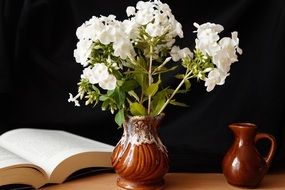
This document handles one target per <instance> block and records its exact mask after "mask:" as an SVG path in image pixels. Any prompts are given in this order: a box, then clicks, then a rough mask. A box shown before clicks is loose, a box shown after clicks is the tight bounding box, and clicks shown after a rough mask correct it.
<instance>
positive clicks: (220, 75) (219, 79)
mask: <svg viewBox="0 0 285 190" xmlns="http://www.w3.org/2000/svg"><path fill="white" fill-rule="evenodd" d="M227 76H229V74H228V73H224V72H222V71H220V70H219V69H217V68H214V69H213V70H211V71H210V72H209V74H208V77H207V78H206V79H205V86H206V87H207V88H206V90H207V91H208V92H210V91H212V90H213V89H214V87H215V86H216V85H223V84H224V83H225V79H226V77H227Z"/></svg>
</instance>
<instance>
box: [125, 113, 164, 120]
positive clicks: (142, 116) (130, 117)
mask: <svg viewBox="0 0 285 190" xmlns="http://www.w3.org/2000/svg"><path fill="white" fill-rule="evenodd" d="M164 116H165V114H164V113H161V114H159V115H157V116H151V115H135V116H132V115H127V117H128V118H129V119H145V118H162V117H164Z"/></svg>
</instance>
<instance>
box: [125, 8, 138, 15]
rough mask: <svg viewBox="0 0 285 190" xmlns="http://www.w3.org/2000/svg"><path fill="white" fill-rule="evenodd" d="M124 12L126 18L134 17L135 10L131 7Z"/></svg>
mask: <svg viewBox="0 0 285 190" xmlns="http://www.w3.org/2000/svg"><path fill="white" fill-rule="evenodd" d="M126 12H127V15H128V17H129V16H131V15H134V14H135V13H136V9H135V7H133V6H128V7H127V10H126Z"/></svg>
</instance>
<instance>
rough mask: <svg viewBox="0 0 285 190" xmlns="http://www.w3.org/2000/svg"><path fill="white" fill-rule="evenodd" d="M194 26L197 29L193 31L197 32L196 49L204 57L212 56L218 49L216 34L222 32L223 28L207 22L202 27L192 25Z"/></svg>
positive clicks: (195, 24)
mask: <svg viewBox="0 0 285 190" xmlns="http://www.w3.org/2000/svg"><path fill="white" fill-rule="evenodd" d="M194 26H195V27H196V28H197V31H195V32H197V39H196V40H195V42H196V48H197V49H200V50H201V51H202V52H203V54H205V55H206V54H208V55H209V56H214V55H215V54H216V53H217V51H218V50H219V49H220V48H219V45H218V43H217V42H218V40H219V39H220V37H219V35H218V34H219V33H220V32H221V31H223V29H224V28H223V26H222V25H219V24H213V23H209V22H207V23H205V24H202V25H199V24H197V23H194Z"/></svg>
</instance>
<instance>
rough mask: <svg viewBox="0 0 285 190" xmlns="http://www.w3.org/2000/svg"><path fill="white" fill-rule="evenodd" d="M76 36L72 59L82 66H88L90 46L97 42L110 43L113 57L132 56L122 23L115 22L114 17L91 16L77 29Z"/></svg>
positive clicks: (124, 57)
mask: <svg viewBox="0 0 285 190" xmlns="http://www.w3.org/2000/svg"><path fill="white" fill-rule="evenodd" d="M76 35H77V37H78V39H79V42H78V44H77V48H76V49H75V50H74V57H75V58H76V62H78V63H81V64H82V65H83V66H87V65H88V58H89V56H90V53H91V51H92V44H93V43H94V42H97V41H99V42H101V43H102V44H104V45H108V44H110V43H112V44H113V49H114V52H115V53H114V55H115V56H118V57H120V58H122V59H126V58H127V57H128V56H130V55H133V54H134V50H133V46H132V44H131V42H130V39H129V36H128V35H127V33H126V32H125V26H124V25H123V23H122V22H120V21H117V20H116V17H115V16H114V15H109V16H108V17H105V16H101V17H95V16H93V17H92V18H91V19H90V20H88V21H86V22H85V23H83V24H82V25H81V26H80V27H79V28H78V29H77V31H76Z"/></svg>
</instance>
